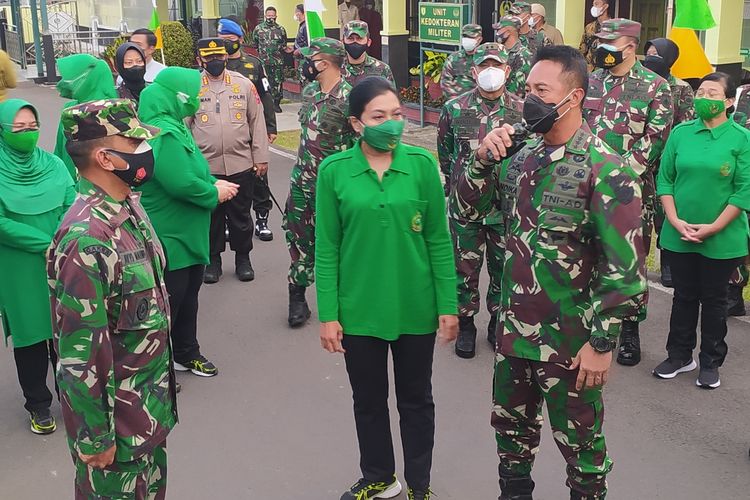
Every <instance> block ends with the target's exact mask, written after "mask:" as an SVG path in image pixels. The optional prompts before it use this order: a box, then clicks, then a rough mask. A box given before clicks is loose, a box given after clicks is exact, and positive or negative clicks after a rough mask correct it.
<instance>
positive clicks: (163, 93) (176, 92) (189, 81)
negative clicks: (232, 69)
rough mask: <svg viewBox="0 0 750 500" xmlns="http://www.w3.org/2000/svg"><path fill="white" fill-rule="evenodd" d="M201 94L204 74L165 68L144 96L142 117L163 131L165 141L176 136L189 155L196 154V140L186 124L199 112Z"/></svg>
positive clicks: (140, 110)
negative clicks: (168, 137)
mask: <svg viewBox="0 0 750 500" xmlns="http://www.w3.org/2000/svg"><path fill="white" fill-rule="evenodd" d="M200 90H201V74H200V72H198V71H197V70H194V69H187V68H179V67H170V68H165V69H163V70H161V71H160V72H159V74H158V75H157V76H156V78H155V79H154V83H152V84H151V85H149V86H148V87H146V88H145V89H144V90H143V92H141V100H140V103H139V104H138V117H139V118H140V119H141V120H143V121H144V122H145V123H146V124H148V125H152V126H154V127H159V128H160V129H161V136H162V137H163V136H164V134H173V135H174V137H175V138H177V140H179V141H180V143H181V144H182V145H183V146H185V148H186V149H187V150H188V151H190V152H193V151H195V148H196V146H195V140H193V135H192V134H191V133H190V130H189V129H188V128H187V126H186V125H185V121H184V120H185V118H187V117H189V116H193V115H194V114H195V113H196V111H198V108H199V107H200V101H199V100H198V93H199V92H200ZM156 140H157V141H158V140H159V138H157V139H156Z"/></svg>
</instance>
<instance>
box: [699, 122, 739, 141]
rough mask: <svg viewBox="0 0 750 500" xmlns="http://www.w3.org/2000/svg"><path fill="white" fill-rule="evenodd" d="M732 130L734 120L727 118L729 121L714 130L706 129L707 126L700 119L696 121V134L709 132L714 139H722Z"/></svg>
mask: <svg viewBox="0 0 750 500" xmlns="http://www.w3.org/2000/svg"><path fill="white" fill-rule="evenodd" d="M730 128H732V119H731V118H727V120H726V121H725V122H724V123H722V124H721V125H719V126H717V127H714V128H708V127H706V124H705V123H704V121H703V120H701V119H700V118H699V119H697V120H695V130H696V132H703V131H708V132H709V133H710V134H711V137H713V138H714V139H718V138H720V137H721V136H722V135H724V134H726V133H727V130H729V129H730Z"/></svg>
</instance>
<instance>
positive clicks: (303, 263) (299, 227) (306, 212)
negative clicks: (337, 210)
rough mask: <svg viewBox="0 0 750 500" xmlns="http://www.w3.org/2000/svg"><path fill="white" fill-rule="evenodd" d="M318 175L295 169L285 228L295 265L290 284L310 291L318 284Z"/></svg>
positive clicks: (292, 267)
mask: <svg viewBox="0 0 750 500" xmlns="http://www.w3.org/2000/svg"><path fill="white" fill-rule="evenodd" d="M317 177H318V176H317V173H313V172H310V171H309V170H307V169H303V168H301V167H299V166H297V165H295V166H294V168H292V178H291V184H290V186H289V197H288V198H287V200H286V207H285V210H284V220H283V222H282V226H281V227H282V228H283V229H284V231H286V245H287V248H289V256H290V257H291V259H292V263H291V265H290V266H289V283H292V284H294V285H299V286H304V287H309V286H310V285H312V284H313V282H314V281H315V183H316V181H317Z"/></svg>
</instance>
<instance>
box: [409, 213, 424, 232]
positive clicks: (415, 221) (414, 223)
mask: <svg viewBox="0 0 750 500" xmlns="http://www.w3.org/2000/svg"><path fill="white" fill-rule="evenodd" d="M411 230H412V231H414V232H415V233H421V232H422V212H420V211H419V210H417V213H416V214H414V217H412V218H411Z"/></svg>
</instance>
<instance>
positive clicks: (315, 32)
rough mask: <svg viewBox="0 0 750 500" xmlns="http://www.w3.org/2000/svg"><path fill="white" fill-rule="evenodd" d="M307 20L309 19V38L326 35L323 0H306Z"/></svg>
mask: <svg viewBox="0 0 750 500" xmlns="http://www.w3.org/2000/svg"><path fill="white" fill-rule="evenodd" d="M304 5H305V20H306V21H307V39H308V40H310V41H313V40H315V39H316V38H321V37H324V36H326V30H325V28H324V27H323V11H324V10H326V9H325V7H324V6H323V0H305V4H304Z"/></svg>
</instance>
